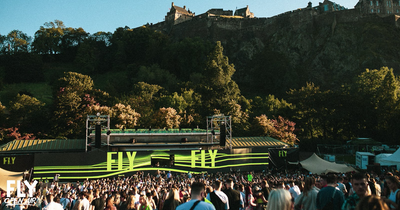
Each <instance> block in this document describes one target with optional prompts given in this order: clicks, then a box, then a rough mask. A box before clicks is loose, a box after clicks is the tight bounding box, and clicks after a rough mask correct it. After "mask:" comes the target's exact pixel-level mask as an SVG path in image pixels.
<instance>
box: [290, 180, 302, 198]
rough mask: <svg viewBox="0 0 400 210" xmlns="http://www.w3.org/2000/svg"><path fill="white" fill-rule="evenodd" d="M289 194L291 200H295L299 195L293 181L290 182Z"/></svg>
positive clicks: (298, 189) (298, 190) (297, 187)
mask: <svg viewBox="0 0 400 210" xmlns="http://www.w3.org/2000/svg"><path fill="white" fill-rule="evenodd" d="M289 192H290V194H291V195H292V198H293V199H294V200H296V198H297V196H299V195H300V193H301V192H300V188H299V186H297V183H296V182H294V181H291V182H290V189H289Z"/></svg>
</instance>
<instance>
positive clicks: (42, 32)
mask: <svg viewBox="0 0 400 210" xmlns="http://www.w3.org/2000/svg"><path fill="white" fill-rule="evenodd" d="M64 30H65V25H64V23H63V22H62V21H60V20H55V21H54V22H46V23H44V25H43V26H40V29H39V30H37V31H36V33H35V40H34V41H33V43H32V45H33V49H34V51H35V52H36V53H39V54H58V53H60V50H61V49H60V45H61V40H62V37H63V35H64Z"/></svg>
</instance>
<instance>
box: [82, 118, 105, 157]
mask: <svg viewBox="0 0 400 210" xmlns="http://www.w3.org/2000/svg"><path fill="white" fill-rule="evenodd" d="M96 125H100V128H101V130H107V133H106V134H107V143H106V144H103V143H102V146H103V145H107V146H108V145H109V144H110V135H109V134H110V115H101V114H100V113H97V114H96V115H87V118H86V146H85V151H86V152H87V151H88V146H92V145H91V143H90V144H89V143H88V139H89V138H90V134H91V133H92V131H94V130H95V129H96ZM101 135H103V134H101ZM95 138H96V137H95ZM100 140H101V137H100Z"/></svg>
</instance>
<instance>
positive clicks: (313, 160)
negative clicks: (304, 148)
mask: <svg viewBox="0 0 400 210" xmlns="http://www.w3.org/2000/svg"><path fill="white" fill-rule="evenodd" d="M300 164H301V165H302V167H303V168H305V169H306V170H308V171H310V172H311V173H313V174H322V173H325V174H326V173H346V172H351V171H356V170H355V169H354V168H353V167H350V166H347V165H345V164H338V163H332V162H329V161H326V160H324V159H322V158H320V157H318V155H316V154H315V153H314V154H313V155H311V156H310V157H309V158H307V159H306V160H303V161H300Z"/></svg>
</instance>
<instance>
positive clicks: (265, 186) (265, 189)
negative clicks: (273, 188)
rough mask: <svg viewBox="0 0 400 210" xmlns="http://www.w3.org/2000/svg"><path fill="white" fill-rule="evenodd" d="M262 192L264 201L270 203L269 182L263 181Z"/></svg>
mask: <svg viewBox="0 0 400 210" xmlns="http://www.w3.org/2000/svg"><path fill="white" fill-rule="evenodd" d="M261 192H262V195H263V196H264V201H266V202H265V203H268V197H269V192H270V188H269V184H268V181H267V180H262V181H261Z"/></svg>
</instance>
